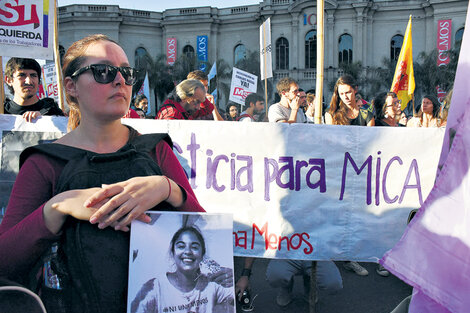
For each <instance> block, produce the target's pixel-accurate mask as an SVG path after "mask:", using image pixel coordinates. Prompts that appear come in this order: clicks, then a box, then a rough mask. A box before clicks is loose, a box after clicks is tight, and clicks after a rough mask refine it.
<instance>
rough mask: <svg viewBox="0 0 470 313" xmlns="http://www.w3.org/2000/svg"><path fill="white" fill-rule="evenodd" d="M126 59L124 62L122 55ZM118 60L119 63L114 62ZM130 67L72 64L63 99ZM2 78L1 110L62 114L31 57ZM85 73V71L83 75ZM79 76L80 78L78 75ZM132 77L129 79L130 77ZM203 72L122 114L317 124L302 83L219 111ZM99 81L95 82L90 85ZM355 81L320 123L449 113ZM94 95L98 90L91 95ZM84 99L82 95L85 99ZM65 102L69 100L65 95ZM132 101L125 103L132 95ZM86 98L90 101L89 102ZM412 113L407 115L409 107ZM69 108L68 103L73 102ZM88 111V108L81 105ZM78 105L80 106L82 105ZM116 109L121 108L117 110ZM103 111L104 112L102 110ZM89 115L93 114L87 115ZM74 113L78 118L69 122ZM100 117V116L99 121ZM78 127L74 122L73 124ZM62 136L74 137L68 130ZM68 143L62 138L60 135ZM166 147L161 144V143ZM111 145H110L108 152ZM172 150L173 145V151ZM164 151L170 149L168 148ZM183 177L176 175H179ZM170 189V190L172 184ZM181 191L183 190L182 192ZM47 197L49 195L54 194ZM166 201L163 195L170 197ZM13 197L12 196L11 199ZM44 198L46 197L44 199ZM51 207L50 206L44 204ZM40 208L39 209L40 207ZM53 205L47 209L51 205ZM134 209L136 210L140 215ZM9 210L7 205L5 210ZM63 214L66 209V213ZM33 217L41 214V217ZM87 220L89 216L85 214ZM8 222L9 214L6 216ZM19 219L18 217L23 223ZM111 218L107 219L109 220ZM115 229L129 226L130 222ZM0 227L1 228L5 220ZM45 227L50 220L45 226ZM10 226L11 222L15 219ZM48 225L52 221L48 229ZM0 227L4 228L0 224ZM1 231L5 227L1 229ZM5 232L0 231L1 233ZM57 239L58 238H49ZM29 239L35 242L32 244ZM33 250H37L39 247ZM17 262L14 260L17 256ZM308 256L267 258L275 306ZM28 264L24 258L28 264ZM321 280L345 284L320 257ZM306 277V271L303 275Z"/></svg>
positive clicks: (287, 83) (426, 121)
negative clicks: (155, 104)
mask: <svg viewBox="0 0 470 313" xmlns="http://www.w3.org/2000/svg"><path fill="white" fill-rule="evenodd" d="M96 41H97V42H98V43H99V45H108V46H110V47H112V48H113V49H115V50H116V51H118V52H119V53H120V56H121V58H122V59H123V60H124V61H125V60H126V57H125V54H124V53H123V51H122V49H121V48H120V47H119V46H118V45H117V44H116V43H114V42H112V41H109V40H108V39H106V38H101V37H100V38H98V39H96ZM126 62H127V61H126ZM116 65H117V66H120V65H119V64H116ZM129 69H130V67H114V66H106V65H102V64H91V65H89V66H88V67H83V68H77V69H74V72H70V73H68V74H69V75H68V76H67V77H68V83H69V86H66V87H67V92H68V99H69V100H70V99H72V100H73V99H75V100H77V95H81V96H82V98H78V100H79V102H80V101H85V100H86V99H87V97H88V96H89V95H87V93H86V92H85V91H83V90H78V89H72V88H71V85H72V84H73V85H74V86H75V84H76V83H77V81H78V77H79V76H80V75H81V74H83V73H85V72H86V71H88V70H91V73H92V74H93V76H94V81H93V80H90V82H91V84H95V85H96V84H97V86H98V87H103V86H102V84H109V83H110V82H111V83H112V82H113V81H114V80H115V77H117V76H116V75H117V74H118V72H120V73H121V74H120V75H118V77H120V78H119V79H121V78H122V77H123V79H124V80H123V81H122V82H119V83H120V84H125V85H128V86H127V89H128V91H129V90H130V89H131V88H130V82H128V81H127V80H126V79H128V80H130V79H135V77H134V73H133V72H132V71H133V69H131V70H129ZM110 70H111V71H114V77H112V79H111V78H110V81H106V82H104V81H102V80H103V77H106V78H107V77H110V76H109V74H108V73H107V72H106V71H110ZM5 74H6V83H7V85H8V87H9V89H10V92H11V93H12V94H13V99H6V100H5V102H4V112H5V114H19V115H22V116H23V118H24V119H25V120H27V121H28V122H34V121H35V120H37V119H38V118H40V117H41V116H42V115H57V116H63V115H68V114H64V112H62V110H61V109H60V108H59V107H58V105H57V104H56V103H55V102H54V101H53V100H52V99H49V98H45V99H39V97H38V96H37V91H38V85H39V84H40V77H41V68H40V66H39V64H38V63H37V62H36V61H35V60H31V59H20V58H11V59H10V61H9V62H8V63H7V66H6V72H5ZM86 77H87V76H86ZM82 79H83V78H82ZM132 83H134V81H132ZM207 83H208V78H207V75H206V74H205V73H204V72H202V71H199V70H198V71H193V72H191V73H189V74H188V76H187V79H186V80H183V81H182V82H180V83H179V84H177V85H176V87H175V89H174V90H173V91H172V92H171V93H170V94H169V97H168V99H167V100H166V101H164V103H163V104H162V106H161V107H160V108H159V109H158V110H156V114H155V117H153V116H149V114H148V112H149V99H147V97H145V96H144V95H139V96H137V97H136V98H134V99H133V100H132V103H131V108H130V109H129V110H127V109H124V108H123V109H122V112H123V113H125V114H124V115H123V116H122V117H126V118H155V119H171V120H215V121H233V122H236V121H240V122H266V121H269V122H278V123H314V116H315V94H313V93H306V92H305V91H303V90H302V89H299V85H298V83H297V82H296V81H295V80H294V79H292V78H289V77H286V78H283V79H281V80H279V82H278V83H277V92H278V94H279V97H280V101H279V102H277V103H274V104H272V105H270V106H268V105H267V104H265V102H264V98H263V97H262V96H261V95H259V94H256V93H254V94H250V95H248V96H247V97H246V101H245V103H244V105H243V106H242V108H240V107H239V106H238V104H235V103H229V104H228V105H227V106H226V113H225V112H223V111H221V112H219V109H218V108H217V106H216V105H215V103H214V98H213V96H211V95H210V94H209V93H208V86H207ZM95 87H96V86H95ZM358 88H359V86H358V85H357V84H356V82H355V80H354V78H353V77H352V76H349V75H344V76H341V77H339V78H338V80H337V82H336V84H335V86H334V90H333V94H332V97H331V101H330V103H329V106H325V107H327V109H326V110H325V108H324V106H323V105H322V111H323V112H322V115H321V121H322V123H325V124H331V125H353V126H369V127H371V126H375V127H442V126H445V124H446V117H447V111H448V104H449V103H450V101H449V100H447V101H446V102H445V104H444V105H443V106H441V105H440V103H439V101H438V100H437V98H436V97H435V96H433V95H425V96H424V97H423V98H422V100H421V101H420V103H419V104H417V105H416V106H415V105H413V104H412V103H411V102H410V103H408V104H407V106H406V107H407V110H404V111H402V109H403V107H404V106H403V103H401V101H400V100H399V99H398V97H397V94H395V93H394V92H386V91H383V92H381V93H379V94H377V95H376V96H375V97H374V98H373V99H372V101H370V102H368V101H366V100H364V99H362V97H361V96H360V95H359V93H358ZM96 96H97V97H98V96H99V95H98V94H96ZM83 99H85V100H83ZM69 102H70V101H69ZM129 102H130V101H129ZM84 103H85V102H84ZM90 104H91V103H90ZM410 106H412V108H411V114H408V115H407V114H406V113H407V112H408V113H409V112H410ZM72 108H73V106H72ZM84 108H85V109H86V106H84ZM82 109H83V108H82ZM89 111H90V112H91V113H87V111H82V112H81V116H80V115H79V117H78V118H77V117H74V116H75V115H76V114H75V115H73V114H71V115H70V116H69V119H71V121H70V122H72V123H73V122H76V124H77V125H80V123H82V124H83V123H84V122H86V121H87V120H88V119H90V120H91V119H92V118H91V117H92V116H93V114H94V111H97V112H98V113H99V112H101V111H100V110H99V109H97V108H94V107H93V105H90V109H89ZM119 112H121V111H119ZM119 112H117V113H116V112H114V113H113V114H114V115H113V118H114V120H117V118H118V117H119V116H116V114H120V113H119ZM100 114H101V113H100ZM89 116H91V117H89ZM73 119H76V120H74V121H72V120H73ZM103 123H104V122H103ZM119 125H120V123H119V122H116V126H115V128H116V129H117V130H119V131H120V132H122V133H125V134H126V136H127V134H128V132H129V130H128V128H123V127H121V126H119ZM75 127H77V126H76V125H75ZM77 129H78V130H82V129H84V127H81V128H80V127H79V128H77ZM77 133H79V131H75V132H74V133H73V134H77ZM64 138H72V137H71V135H69V136H68V137H64ZM92 139H94V136H93V135H89V140H90V141H91V140H92ZM62 141H63V142H65V143H66V144H67V141H66V139H62ZM117 141H118V142H117V143H116V145H119V144H121V143H122V140H117ZM77 142H78V141H74V142H73V144H70V145H72V146H74V145H75V146H81V144H77ZM162 145H163V144H162ZM112 149H113V147H111V148H110V150H112ZM170 152H171V151H170ZM170 152H168V153H170ZM180 176H181V175H180ZM180 176H178V177H171V176H170V177H171V178H172V179H175V181H177V179H180V178H181V177H180ZM159 183H160V184H161V185H162V186H164V187H165V188H166V184H167V183H168V184H169V188H166V189H165V190H167V189H169V192H170V194H169V195H172V193H171V192H172V190H177V191H179V192H180V193H179V194H178V195H177V196H175V197H174V198H175V199H176V200H174V202H175V203H177V205H176V206H178V207H182V203H183V202H184V201H187V200H186V198H184V196H186V197H188V195H191V196H193V193H192V190H189V189H190V187H188V186H187V184H184V183H183V182H179V186H184V187H186V188H187V189H188V190H185V191H181V188H180V187H178V186H177V184H176V183H174V182H173V181H171V180H168V178H166V179H160V180H159ZM172 188H173V189H172ZM95 192H97V191H96V190H93V191H91V192H89V193H88V194H86V197H85V198H87V197H91V196H92V195H93V194H94V193H95ZM183 194H184V196H182V195H183ZM164 196H165V195H161V197H159V199H158V201H162V200H164ZM51 197H52V196H51ZM43 200H45V201H47V200H48V199H41V201H43ZM167 200H168V197H167ZM41 201H36V202H37V203H34V205H33V207H32V209H36V207H39V206H40V205H41V203H43V202H44V201H43V202H41ZM12 203H13V202H12ZM48 203H49V202H47V203H46V205H47V204H48ZM194 203H195V204H194V206H197V208H198V210H200V211H202V208H200V207H199V206H198V205H199V204H198V203H197V200H196V199H194ZM49 206H50V205H49ZM40 208H41V207H40ZM50 210H52V209H50ZM141 211H142V210H140V211H139V214H140V213H142V212H141ZM7 212H8V211H7ZM63 215H65V214H63ZM37 218H38V219H42V217H41V216H40V215H38V216H37ZM88 218H90V217H89V216H87V217H86V219H88ZM5 220H6V221H7V222H8V221H9V219H8V218H6V219H5ZM64 221H65V218H62V219H61V222H60V223H57V224H58V226H54V228H53V233H54V236H56V235H57V234H58V233H59V232H60V231H61V229H62V225H63V224H64ZM20 222H22V221H20ZM107 223H108V224H112V223H110V222H107ZM113 225H114V226H116V225H118V226H119V227H122V228H124V227H127V226H128V225H127V224H126V225H123V226H121V225H120V224H116V223H114V224H113ZM2 226H4V227H3V228H5V227H6V226H5V225H2ZM46 226H47V225H46ZM12 227H13V225H12ZM48 228H50V229H51V227H48ZM0 229H1V228H0ZM3 231H4V232H5V230H3ZM1 235H2V233H0V236H1ZM54 238H55V237H54ZM31 244H32V245H34V243H31ZM36 254H37V255H39V254H40V252H36ZM17 261H18V260H17ZM253 262H254V259H253V258H244V259H241V260H240V261H239V262H238V263H240V264H241V263H243V265H241V267H242V268H243V269H242V270H241V271H239V272H240V274H239V276H238V280H237V283H236V285H235V288H236V292H237V297H238V299H241V295H242V294H243V292H244V291H246V290H247V289H248V288H249V277H250V275H251V270H252V265H253ZM311 264H312V263H311V262H305V261H295V260H272V261H271V262H270V264H269V266H268V269H267V274H266V275H267V280H268V282H269V284H271V285H272V286H273V287H278V288H279V293H278V295H277V298H276V300H277V303H278V304H279V305H280V306H286V305H288V304H289V303H290V302H291V301H292V295H291V292H292V284H293V279H294V275H296V274H302V275H303V276H304V277H305V276H306V274H307V273H309V272H310V266H311ZM28 265H29V264H28ZM343 266H344V267H345V268H346V269H348V270H350V271H354V272H355V273H357V274H358V275H362V276H365V275H368V271H367V270H366V269H365V268H364V267H363V266H361V265H360V264H359V263H357V262H352V261H348V262H344V263H343ZM376 271H377V273H378V274H379V275H381V276H388V275H389V272H388V271H387V270H386V269H384V268H383V267H381V266H378V267H377V269H376ZM318 273H319V276H318V283H319V286H320V287H324V288H325V289H329V290H332V291H335V290H338V289H341V288H342V279H341V275H340V273H339V270H338V268H337V267H336V265H335V263H334V262H332V261H328V262H318ZM307 276H308V275H307Z"/></svg>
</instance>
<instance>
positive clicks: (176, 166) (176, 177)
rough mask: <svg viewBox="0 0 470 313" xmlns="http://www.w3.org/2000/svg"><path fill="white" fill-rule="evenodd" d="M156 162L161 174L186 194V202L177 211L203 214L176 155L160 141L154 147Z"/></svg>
mask: <svg viewBox="0 0 470 313" xmlns="http://www.w3.org/2000/svg"><path fill="white" fill-rule="evenodd" d="M155 150H156V151H155V155H156V160H155V161H156V162H157V164H158V166H159V167H160V169H161V170H162V174H163V175H165V176H167V177H168V178H170V179H172V180H173V181H174V182H175V183H177V184H178V185H179V186H180V187H181V188H182V189H183V190H184V192H185V193H186V201H185V202H184V203H183V205H182V206H181V207H179V208H177V209H178V210H181V211H191V212H205V210H204V209H203V208H202V206H201V205H200V204H199V202H198V201H197V199H196V195H195V194H194V191H193V189H192V188H191V185H190V184H189V181H188V178H187V177H186V174H185V173H184V170H183V167H182V166H181V164H180V162H179V161H178V159H177V158H176V155H175V154H174V153H173V150H171V148H170V146H169V145H168V144H167V143H166V142H165V141H163V140H162V141H160V142H159V143H158V144H157V146H156V147H155Z"/></svg>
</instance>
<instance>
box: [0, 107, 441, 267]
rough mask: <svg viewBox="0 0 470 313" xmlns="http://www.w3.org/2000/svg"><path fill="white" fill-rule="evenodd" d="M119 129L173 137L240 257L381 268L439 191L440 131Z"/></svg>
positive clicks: (42, 127) (146, 123) (193, 124)
mask: <svg viewBox="0 0 470 313" xmlns="http://www.w3.org/2000/svg"><path fill="white" fill-rule="evenodd" d="M61 119H63V120H64V121H65V120H66V119H65V118H58V117H55V118H54V117H53V118H52V119H51V118H50V117H42V118H41V119H40V120H39V122H40V123H37V124H31V123H29V124H27V123H22V122H18V121H20V120H21V119H20V118H18V119H17V120H16V121H15V120H14V116H10V115H1V116H0V127H2V130H4V131H5V130H10V129H12V128H13V129H16V128H17V127H16V125H15V123H17V124H18V125H21V126H22V127H23V126H25V124H26V126H28V130H33V129H36V130H37V131H53V130H55V129H56V126H55V125H59V123H58V121H59V120H61ZM47 120H49V121H52V123H51V122H49V123H48V124H45V123H44V122H45V121H47ZM123 121H124V123H126V124H129V125H132V126H133V127H134V128H136V129H137V130H138V131H139V132H141V133H153V132H168V133H169V134H170V136H171V138H172V139H173V141H174V147H175V148H174V150H175V153H176V154H177V156H178V157H179V159H180V162H181V164H182V165H183V167H184V168H185V170H186V172H187V173H188V174H189V181H190V183H191V186H192V187H193V189H194V191H195V193H196V195H197V198H198V199H199V202H200V203H201V205H202V206H203V207H204V208H205V209H206V210H207V211H208V212H211V213H233V214H234V226H233V228H234V233H233V235H234V236H233V239H234V254H235V255H241V256H255V257H269V258H289V259H311V260H325V259H334V260H358V261H376V260H377V258H380V257H381V256H382V255H383V253H384V252H385V251H387V250H388V249H390V248H391V247H393V246H394V245H395V243H396V242H397V241H398V240H399V239H400V237H401V235H402V234H403V231H404V229H405V227H406V220H407V216H408V213H409V212H410V210H411V209H414V208H419V207H420V206H421V204H422V203H423V202H424V200H425V199H426V196H427V195H428V193H429V191H430V190H431V188H432V186H433V183H434V179H435V173H436V166H437V161H438V157H439V152H440V147H441V144H442V138H443V134H444V131H443V129H434V128H416V129H410V128H398V127H354V126H333V125H313V124H291V125H289V124H283V123H276V124H275V123H247V125H243V124H242V123H213V122H207V121H166V120H142V119H125V120H123ZM14 125H15V126H14ZM46 125H47V126H46ZM61 125H62V126H61V127H62V128H61V129H62V130H63V131H65V123H62V124H61ZM4 137H5V135H4V134H3V137H2V142H3V141H4ZM227 138H230V139H231V140H229V141H228V140H227ZM31 144H32V143H31ZM2 167H3V163H2ZM2 177H3V173H2Z"/></svg>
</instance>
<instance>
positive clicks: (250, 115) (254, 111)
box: [238, 93, 264, 122]
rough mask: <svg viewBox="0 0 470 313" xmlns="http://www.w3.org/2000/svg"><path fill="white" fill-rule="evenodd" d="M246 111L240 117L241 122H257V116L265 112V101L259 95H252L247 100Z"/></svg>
mask: <svg viewBox="0 0 470 313" xmlns="http://www.w3.org/2000/svg"><path fill="white" fill-rule="evenodd" d="M245 107H246V110H245V111H243V112H242V113H241V114H240V116H239V117H238V121H240V122H255V121H256V120H255V115H259V114H261V113H262V112H263V111H264V99H263V97H262V96H260V95H259V94H257V93H250V94H249V95H248V96H247V97H246V98H245Z"/></svg>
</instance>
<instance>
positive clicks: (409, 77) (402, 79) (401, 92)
mask: <svg viewBox="0 0 470 313" xmlns="http://www.w3.org/2000/svg"><path fill="white" fill-rule="evenodd" d="M390 91H393V92H394V93H396V94H397V96H398V99H400V100H401V108H402V110H403V109H404V108H405V107H406V105H407V104H408V102H409V101H410V100H411V99H412V97H413V93H414V91H415V75H414V71H413V39H412V36H411V15H410V20H409V21H408V26H407V27H406V32H405V39H404V40H403V46H402V47H401V50H400V56H399V57H398V61H397V67H396V68H395V75H394V76H393V82H392V88H390Z"/></svg>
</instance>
